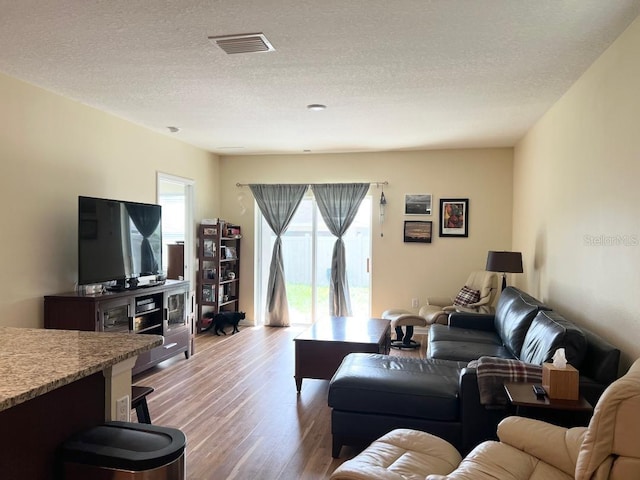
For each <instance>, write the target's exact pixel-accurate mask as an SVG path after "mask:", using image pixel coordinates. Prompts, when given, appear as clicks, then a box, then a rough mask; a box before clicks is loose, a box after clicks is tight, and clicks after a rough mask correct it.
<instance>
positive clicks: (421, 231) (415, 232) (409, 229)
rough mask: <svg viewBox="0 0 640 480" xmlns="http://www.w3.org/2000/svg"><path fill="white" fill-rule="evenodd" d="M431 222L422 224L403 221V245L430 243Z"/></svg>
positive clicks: (419, 221) (413, 221)
mask: <svg viewBox="0 0 640 480" xmlns="http://www.w3.org/2000/svg"><path fill="white" fill-rule="evenodd" d="M432 227H433V222H431V221H429V222H423V221H421V220H405V222H404V241H405V243H411V242H415V243H431V231H432V230H433V228H432Z"/></svg>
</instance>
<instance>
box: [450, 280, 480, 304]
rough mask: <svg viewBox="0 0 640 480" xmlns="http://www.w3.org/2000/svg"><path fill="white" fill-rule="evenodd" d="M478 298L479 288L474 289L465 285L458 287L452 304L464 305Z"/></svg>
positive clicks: (476, 300)
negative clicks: (458, 289)
mask: <svg viewBox="0 0 640 480" xmlns="http://www.w3.org/2000/svg"><path fill="white" fill-rule="evenodd" d="M479 300H480V290H474V289H473V288H469V287H467V286H466V285H465V286H464V287H462V288H461V289H460V291H459V292H458V295H456V298H454V299H453V304H454V305H459V306H461V307H466V306H467V305H470V304H472V303H476V302H478V301H479Z"/></svg>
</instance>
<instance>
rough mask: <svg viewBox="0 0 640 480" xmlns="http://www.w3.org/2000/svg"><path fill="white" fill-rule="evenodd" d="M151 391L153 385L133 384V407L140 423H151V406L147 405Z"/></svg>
mask: <svg viewBox="0 0 640 480" xmlns="http://www.w3.org/2000/svg"><path fill="white" fill-rule="evenodd" d="M151 392H153V388H151V387H143V386H138V385H132V386H131V408H132V409H134V408H135V410H136V416H137V417H138V423H148V424H151V415H149V406H148V405H147V395H149V394H150V393H151Z"/></svg>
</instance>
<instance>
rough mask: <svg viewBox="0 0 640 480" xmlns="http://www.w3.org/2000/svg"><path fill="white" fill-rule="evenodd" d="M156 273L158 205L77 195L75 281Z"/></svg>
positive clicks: (159, 242)
mask: <svg viewBox="0 0 640 480" xmlns="http://www.w3.org/2000/svg"><path fill="white" fill-rule="evenodd" d="M160 274H162V207H160V205H153V204H148V203H137V202H125V201H119V200H109V199H105V198H92V197H82V196H81V197H78V284H80V285H88V284H92V283H105V282H110V281H114V280H117V281H119V282H123V281H127V280H129V279H132V278H137V277H141V276H147V275H160Z"/></svg>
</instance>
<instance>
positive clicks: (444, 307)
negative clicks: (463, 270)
mask: <svg viewBox="0 0 640 480" xmlns="http://www.w3.org/2000/svg"><path fill="white" fill-rule="evenodd" d="M464 286H465V287H466V288H468V289H470V290H472V291H476V292H478V293H479V299H478V300H476V301H473V302H471V303H465V304H460V302H458V304H457V305H456V299H455V298H454V297H427V303H426V305H424V306H423V307H421V308H420V310H419V311H418V313H417V314H416V313H415V312H412V311H410V310H403V309H399V308H392V309H389V310H386V311H384V312H383V313H382V318H384V319H386V320H391V328H394V329H395V331H396V335H397V337H396V338H397V343H396V342H394V345H393V346H398V347H401V346H403V345H401V344H400V343H401V342H404V346H405V347H417V346H418V344H417V343H415V342H413V343H411V337H412V335H413V327H425V326H427V325H432V324H434V323H441V324H443V325H446V324H447V318H448V316H449V314H450V313H451V312H455V311H459V312H466V313H493V307H492V306H491V305H492V303H493V300H494V298H495V295H496V292H497V290H498V276H497V274H496V273H495V272H488V271H486V270H477V271H474V272H471V274H470V275H469V278H467V281H466V282H465V284H464ZM402 327H406V329H407V332H406V334H405V333H403V332H402Z"/></svg>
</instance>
